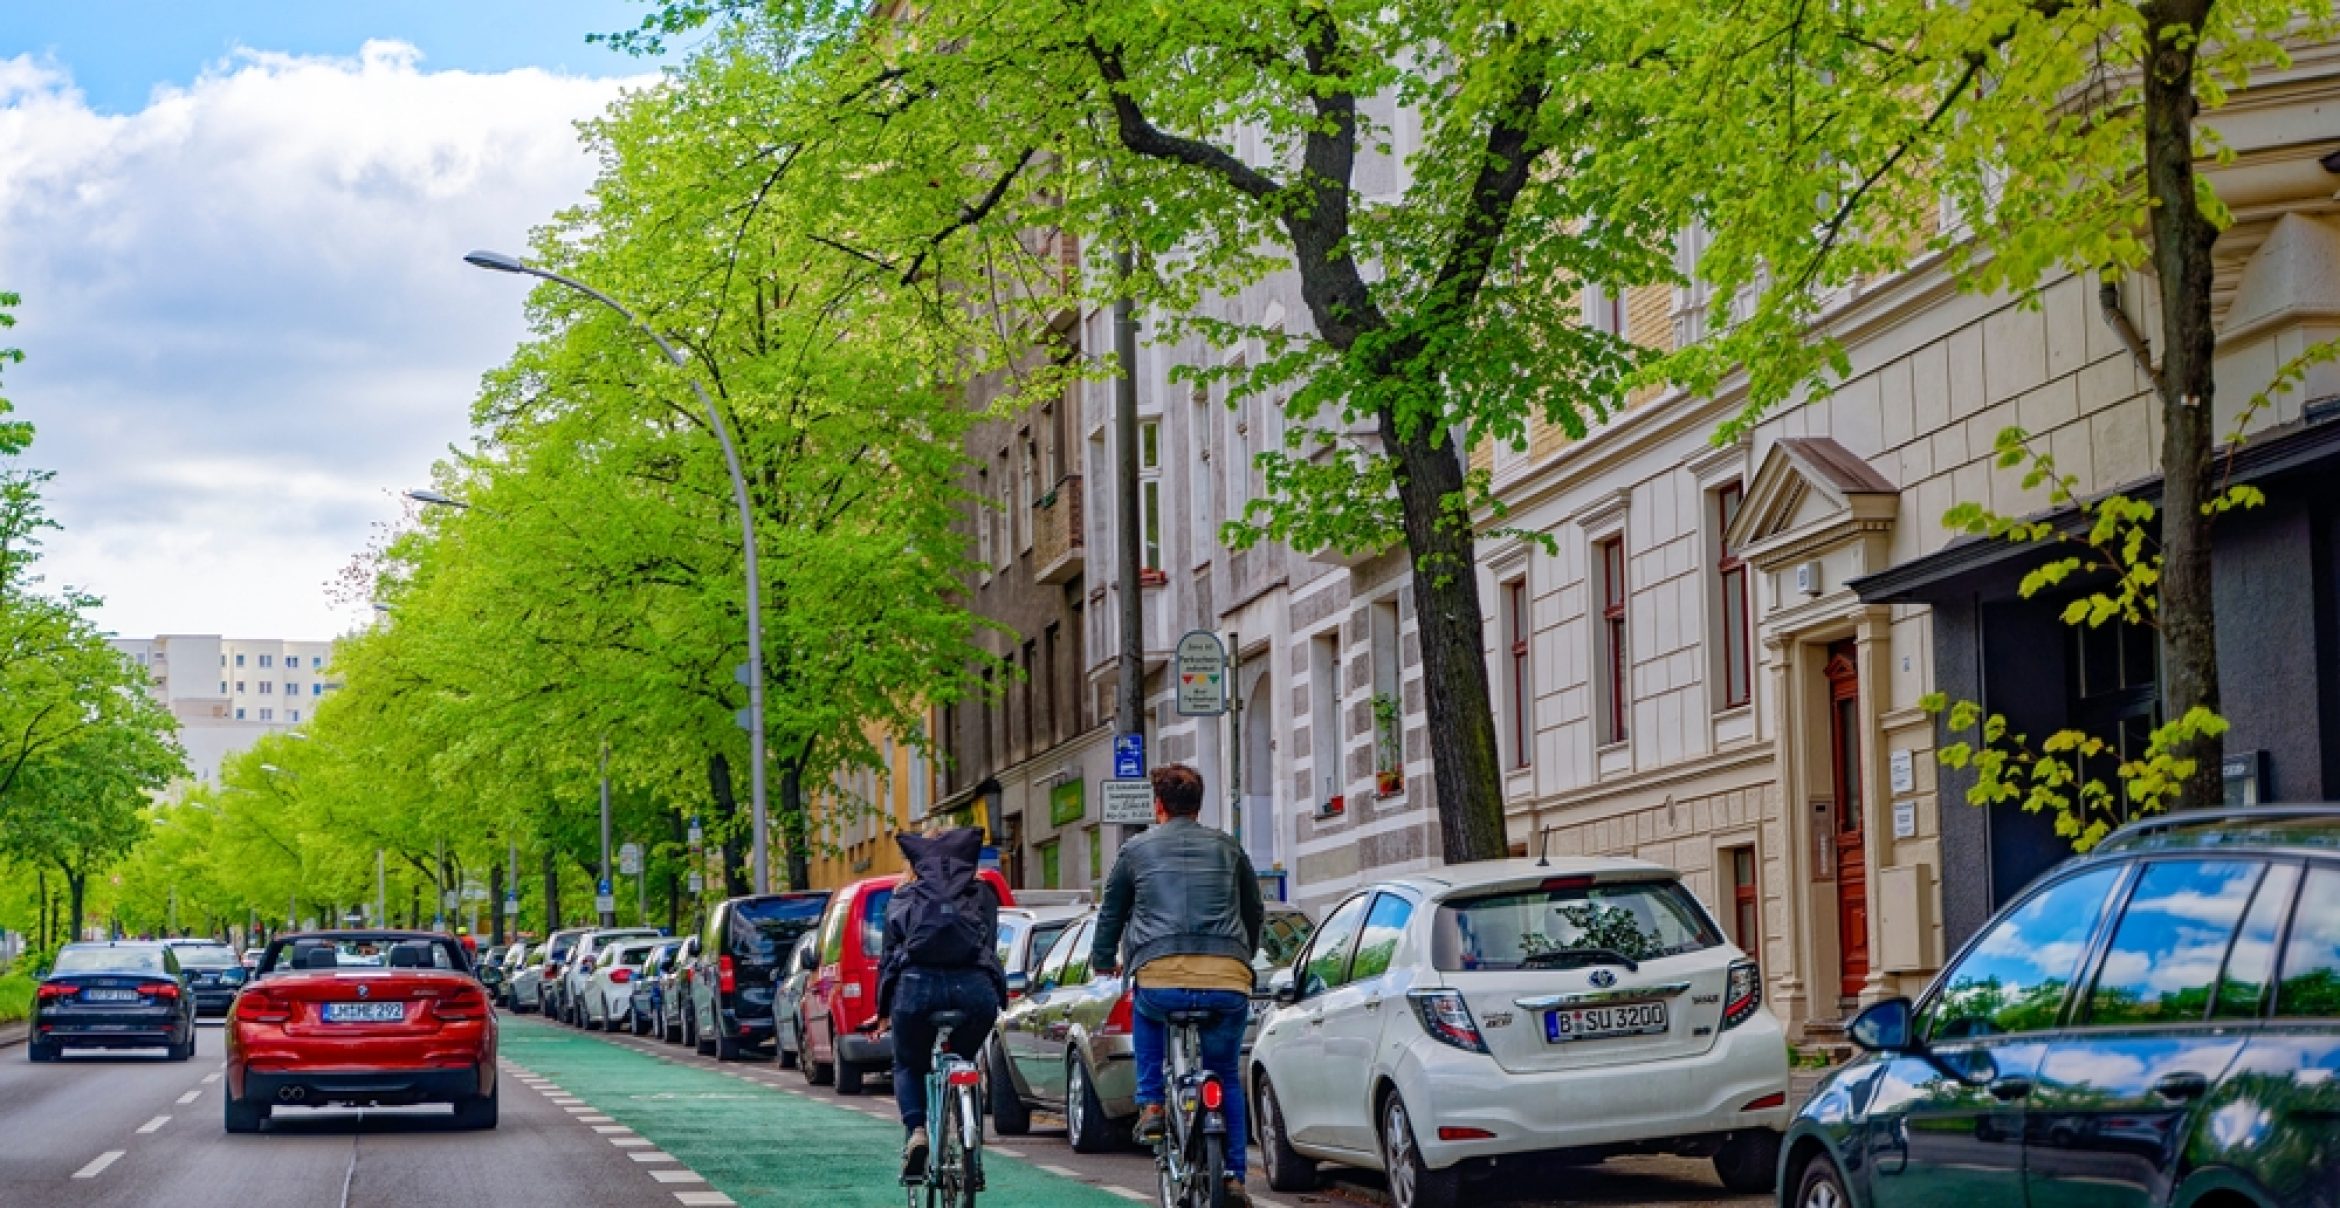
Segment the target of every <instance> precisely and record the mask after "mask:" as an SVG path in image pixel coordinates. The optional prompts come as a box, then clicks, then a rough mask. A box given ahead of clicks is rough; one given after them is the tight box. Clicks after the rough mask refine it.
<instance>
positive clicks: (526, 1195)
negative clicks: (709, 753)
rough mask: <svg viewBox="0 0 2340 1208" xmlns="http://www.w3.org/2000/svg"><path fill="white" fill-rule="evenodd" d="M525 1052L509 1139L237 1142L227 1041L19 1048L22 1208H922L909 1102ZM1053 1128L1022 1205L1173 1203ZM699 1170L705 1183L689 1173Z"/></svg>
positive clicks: (406, 1131) (1533, 1201)
mask: <svg viewBox="0 0 2340 1208" xmlns="http://www.w3.org/2000/svg"><path fill="white" fill-rule="evenodd" d="M579 1045H582V1046H584V1047H582V1048H579V1047H578V1046H579ZM548 1046H549V1047H548ZM603 1046H607V1047H603ZM504 1047H505V1052H504V1057H505V1063H506V1075H505V1081H504V1083H503V1087H502V1096H501V1097H502V1119H501V1121H500V1123H499V1126H498V1127H497V1128H496V1129H495V1130H494V1131H492V1132H458V1131H456V1130H454V1129H453V1127H452V1126H451V1123H450V1122H449V1121H448V1119H447V1116H446V1113H445V1110H444V1109H439V1108H413V1109H389V1110H373V1111H365V1112H359V1111H355V1110H340V1109H305V1110H280V1111H279V1112H278V1113H277V1115H276V1117H275V1118H274V1119H273V1120H271V1121H270V1123H269V1126H268V1128H267V1130H266V1131H265V1132H263V1133H261V1134H260V1135H258V1136H235V1137H231V1136H229V1135H227V1133H226V1132H225V1131H224V1130H223V1129H222V1127H221V1120H220V1096H221V1087H220V1083H219V1077H220V1054H221V1038H220V1033H219V1030H218V1028H217V1027H216V1026H211V1025H206V1026H205V1028H204V1029H203V1033H202V1036H201V1041H200V1044H199V1047H198V1053H197V1056H196V1059H195V1060H193V1061H191V1062H186V1063H171V1062H165V1061H162V1060H161V1059H160V1056H159V1053H158V1054H157V1055H155V1056H152V1057H149V1056H143V1055H140V1056H106V1055H99V1054H89V1055H79V1054H69V1055H68V1056H67V1058H66V1059H65V1060H64V1061H62V1062H59V1063H56V1064H52V1065H33V1064H31V1063H30V1062H28V1061H26V1060H25V1057H24V1050H23V1049H22V1048H21V1047H14V1048H5V1049H0V1208H17V1206H20V1205H21V1206H24V1208H84V1206H99V1205H104V1206H109V1208H113V1206H119V1208H147V1206H150V1205H170V1206H171V1208H211V1206H214V1205H216V1206H218V1208H353V1206H367V1208H371V1206H379V1208H410V1206H411V1205H415V1204H466V1205H483V1206H494V1205H507V1204H508V1205H522V1204H557V1205H560V1208H624V1206H634V1205H643V1206H648V1205H656V1206H658V1208H672V1206H674V1205H676V1204H678V1203H679V1204H682V1205H686V1206H690V1205H707V1206H711V1208H713V1206H722V1205H729V1204H731V1203H732V1202H733V1201H732V1199H731V1198H730V1197H729V1196H727V1195H726V1194H724V1192H725V1190H726V1189H727V1188H728V1189H729V1190H730V1191H731V1192H733V1193H735V1194H737V1195H738V1196H739V1197H740V1198H739V1202H740V1203H741V1204H744V1205H751V1206H752V1205H760V1204H774V1205H798V1204H801V1205H803V1206H804V1208H858V1204H857V1198H856V1197H858V1196H859V1193H861V1192H864V1191H867V1192H870V1193H871V1194H870V1195H869V1196H867V1197H866V1198H869V1199H870V1200H871V1201H872V1202H873V1203H874V1202H880V1200H881V1197H882V1200H883V1202H887V1203H899V1202H900V1201H899V1200H898V1199H895V1198H893V1197H894V1196H898V1195H899V1194H900V1193H899V1192H898V1191H889V1190H887V1189H888V1188H889V1187H890V1185H891V1182H892V1166H891V1160H890V1159H891V1152H890V1148H889V1147H890V1146H891V1145H892V1144H894V1142H893V1140H891V1138H896V1137H898V1136H899V1133H897V1132H893V1131H892V1128H893V1118H892V1112H893V1103H892V1100H891V1097H890V1096H887V1095H884V1094H882V1093H874V1094H869V1095H865V1096H862V1097H859V1098H844V1097H840V1096H838V1095H837V1094H836V1093H835V1092H834V1091H833V1090H830V1089H827V1088H814V1087H809V1086H807V1085H806V1083H805V1082H804V1080H803V1079H802V1077H800V1076H799V1075H798V1074H796V1073H795V1072H794V1071H784V1070H781V1069H779V1068H778V1067H777V1066H775V1065H773V1064H771V1063H770V1062H757V1061H747V1062H731V1063H720V1064H719V1063H717V1062H715V1061H714V1060H713V1059H711V1058H704V1057H700V1056H697V1055H696V1054H694V1053H692V1052H691V1051H690V1050H689V1049H685V1048H682V1047H680V1046H675V1045H667V1044H662V1043H659V1042H656V1041H651V1040H641V1039H636V1038H633V1037H629V1036H625V1035H623V1034H620V1035H615V1036H602V1035H599V1034H585V1033H577V1032H572V1031H569V1030H568V1029H564V1028H557V1027H556V1026H555V1025H549V1024H544V1023H541V1022H539V1021H537V1020H533V1019H531V1020H529V1021H527V1022H525V1023H521V1024H519V1025H518V1026H515V1027H511V1028H508V1029H507V1032H506V1037H505V1046H504ZM612 1050H626V1051H630V1052H631V1053H633V1054H640V1055H642V1056H622V1057H621V1055H620V1054H619V1053H617V1052H613V1051H612ZM593 1053H608V1054H609V1055H610V1058H611V1061H602V1062H596V1061H593V1060H591V1059H590V1056H591V1054H593ZM644 1056H646V1057H651V1058H656V1059H657V1060H655V1061H646V1060H643V1057H644ZM613 1061H614V1062H616V1064H615V1065H613V1064H612V1063H611V1062H613ZM530 1066H533V1067H535V1068H526V1067H530ZM523 1069H525V1072H524V1073H523V1072H522V1070H523ZM667 1071H674V1072H672V1073H669V1072H667ZM686 1071H687V1072H686ZM710 1074H720V1075H721V1076H722V1077H721V1079H719V1080H711V1079H710V1078H709V1077H708V1075H710ZM694 1079H695V1080H696V1081H695V1082H692V1080H694ZM711 1082H713V1083H714V1084H716V1085H723V1086H735V1087H737V1086H740V1084H741V1083H742V1082H744V1083H749V1084H752V1086H745V1087H740V1090H741V1091H742V1092H747V1091H753V1092H754V1094H742V1093H736V1092H735V1093H729V1094H724V1093H709V1092H708V1087H709V1085H710V1083H711ZM685 1083H690V1085H684V1084H685ZM878 1089H879V1088H878V1087H877V1086H876V1085H874V1084H873V1085H872V1087H871V1090H872V1091H877V1090H878ZM670 1091H671V1092H675V1093H667V1092H670ZM773 1091H777V1092H781V1093H784V1094H786V1095H788V1096H790V1097H791V1098H792V1099H794V1100H795V1101H797V1102H799V1103H801V1104H802V1105H803V1106H800V1107H795V1108H790V1109H788V1110H786V1111H784V1112H783V1111H779V1110H778V1109H779V1105H780V1104H781V1103H785V1102H787V1101H786V1100H779V1101H770V1102H771V1103H772V1106H771V1107H767V1108H761V1109H759V1108H757V1107H756V1106H755V1104H754V1100H755V1099H756V1098H757V1097H759V1096H763V1095H769V1094H770V1093H771V1092H773ZM686 1105H687V1106H686ZM742 1112H747V1113H750V1114H751V1115H752V1116H754V1117H757V1118H758V1119H756V1120H753V1121H751V1120H749V1119H748V1118H747V1117H743V1116H741V1115H740V1114H739V1113H742ZM605 1113H607V1114H605ZM702 1113H704V1114H702ZM775 1113H777V1114H775ZM806 1113H811V1114H809V1115H807V1114H806ZM613 1116H614V1118H613ZM830 1121H835V1122H837V1125H838V1126H839V1127H842V1126H846V1125H850V1126H851V1128H850V1129H848V1130H847V1131H846V1132H845V1133H843V1134H839V1135H841V1136H843V1137H844V1145H845V1149H844V1154H845V1156H844V1157H843V1158H842V1159H837V1158H835V1157H834V1156H833V1155H834V1152H835V1151H834V1150H832V1151H831V1153H832V1157H831V1158H830V1160H828V1161H827V1162H826V1165H827V1166H838V1163H839V1162H840V1161H841V1162H842V1163H843V1165H842V1166H841V1167H839V1169H841V1170H843V1171H844V1177H845V1180H846V1185H847V1186H849V1187H850V1188H851V1189H852V1191H851V1193H849V1194H847V1195H842V1196H841V1195H839V1194H838V1193H837V1192H836V1191H835V1190H834V1189H833V1188H832V1189H830V1190H826V1191H823V1190H819V1189H817V1188H816V1186H815V1185H814V1184H815V1183H816V1181H817V1178H818V1177H819V1176H820V1175H821V1174H822V1173H823V1170H822V1169H821V1168H822V1167H823V1165H824V1163H823V1162H821V1161H819V1160H816V1159H815V1157H814V1153H815V1148H814V1142H815V1136H816V1134H830V1133H832V1132H834V1131H835V1130H834V1129H833V1128H832V1126H831V1125H830V1124H829V1123H828V1122H830ZM1034 1123H1035V1127H1034V1129H1033V1132H1032V1135H1030V1136H1028V1137H1021V1138H1014V1139H1008V1138H995V1139H994V1141H993V1146H994V1147H995V1148H996V1149H997V1150H999V1151H1001V1152H1002V1154H1003V1156H1007V1157H1010V1158H1012V1159H1013V1160H1014V1161H1015V1162H1016V1164H1017V1165H1018V1166H1021V1167H1026V1168H1029V1169H1030V1170H1031V1172H1032V1173H1030V1174H1029V1175H1027V1176H1025V1177H1026V1178H1027V1179H1039V1180H1041V1181H1042V1182H1044V1183H1048V1184H1051V1185H1053V1186H1055V1187H1060V1188H1064V1189H1065V1191H1064V1192H1063V1193H1057V1192H1049V1193H1047V1194H1046V1195H1045V1196H1043V1195H1041V1194H1040V1192H1039V1191H1038V1190H1034V1189H1032V1188H1029V1187H1027V1188H1025V1189H1024V1193H1023V1195H1022V1198H1024V1199H1026V1200H1030V1201H1032V1202H1034V1203H1037V1202H1039V1201H1040V1200H1041V1199H1047V1200H1048V1201H1049V1202H1050V1203H1056V1202H1059V1201H1061V1202H1064V1203H1075V1202H1079V1203H1109V1202H1112V1200H1111V1199H1109V1198H1108V1196H1110V1197H1112V1199H1120V1200H1129V1201H1137V1202H1150V1201H1151V1199H1152V1191H1153V1189H1152V1174H1153V1171H1152V1162H1151V1159H1150V1158H1149V1157H1148V1156H1147V1155H1145V1154H1143V1153H1141V1152H1139V1151H1137V1150H1135V1149H1134V1148H1133V1149H1131V1150H1129V1151H1127V1152H1123V1153H1109V1154H1098V1155H1089V1156H1083V1155H1080V1154H1076V1153H1074V1152H1073V1151H1072V1149H1071V1147H1070V1146H1069V1145H1067V1144H1065V1142H1064V1131H1063V1125H1062V1122H1061V1121H1056V1120H1052V1119H1050V1118H1048V1117H1045V1116H1042V1117H1039V1118H1038V1119H1036V1120H1035V1122H1034ZM878 1125H883V1126H884V1127H883V1128H880V1127H877V1126H878ZM629 1126H630V1127H629ZM759 1127H760V1128H761V1129H762V1131H761V1132H758V1131H756V1128H759ZM637 1129H638V1130H639V1132H637V1131H636V1130H637ZM796 1130H803V1131H796ZM668 1150H673V1151H675V1152H673V1153H669V1152H667V1151H668ZM865 1151H866V1152H869V1153H870V1155H871V1157H870V1161H869V1164H868V1165H869V1169H868V1170H867V1172H866V1174H865V1173H864V1172H862V1171H861V1170H860V1169H859V1165H860V1159H859V1158H858V1157H855V1156H853V1155H856V1154H859V1153H861V1152H865ZM678 1154H679V1155H680V1156H677V1155H678ZM694 1155H696V1156H694ZM693 1161H695V1162H697V1163H699V1169H700V1170H703V1171H704V1172H705V1175H706V1177H705V1178H702V1177H701V1175H700V1173H699V1172H698V1171H695V1170H693V1169H692V1168H691V1167H690V1166H689V1165H687V1164H686V1163H689V1162H693ZM828 1173H831V1174H834V1173H836V1172H835V1171H830V1172H828ZM1328 1173H1330V1174H1331V1175H1332V1177H1331V1178H1330V1179H1328V1181H1327V1185H1326V1187H1325V1188H1324V1189H1323V1190H1321V1191H1318V1192H1314V1193H1310V1194H1307V1195H1279V1194H1274V1193H1270V1192H1268V1191H1267V1189H1266V1186H1265V1184H1264V1183H1263V1182H1262V1181H1260V1180H1259V1179H1258V1178H1257V1177H1256V1172H1255V1177H1254V1181H1253V1183H1252V1188H1253V1193H1254V1196H1255V1197H1256V1198H1257V1199H1258V1201H1259V1202H1260V1204H1261V1205H1262V1206H1263V1208H1343V1206H1345V1205H1351V1204H1360V1203H1362V1204H1375V1203H1381V1202H1385V1201H1384V1199H1383V1197H1382V1196H1381V1194H1380V1190H1379V1184H1378V1180H1377V1179H1376V1178H1375V1177H1374V1176H1371V1175H1367V1174H1364V1173H1361V1172H1335V1171H1328ZM1082 1186H1085V1187H1086V1188H1088V1189H1090V1190H1087V1191H1085V1192H1084V1191H1083V1190H1082ZM993 1190H994V1192H995V1193H998V1192H1004V1191H1007V1190H1008V1187H1006V1186H1004V1185H997V1184H995V1186H994V1189H993ZM1084 1196H1085V1197H1086V1199H1083V1198H1082V1197H1084ZM986 1198H987V1201H988V1200H989V1199H991V1198H993V1197H986ZM1015 1198H1017V1197H1016V1196H1013V1195H1010V1196H1007V1197H1005V1198H1001V1199H1000V1200H999V1202H1000V1203H1001V1204H1003V1205H1006V1204H1008V1203H1009V1202H1011V1201H1012V1200H1013V1199H1015ZM1472 1200H1473V1202H1474V1203H1476V1204H1483V1205H1487V1206H1488V1208H1494V1206H1496V1205H1502V1206H1505V1208H1561V1206H1574V1205H1628V1204H1630V1205H1639V1206H1645V1208H1663V1206H1667V1205H1691V1204H1696V1205H1730V1206H1732V1208H1756V1206H1758V1205H1766V1204H1768V1203H1769V1202H1770V1201H1769V1199H1768V1197H1762V1196H1731V1195H1729V1194H1727V1193H1725V1192H1724V1191H1723V1190H1722V1188H1721V1187H1720V1185H1719V1184H1717V1182H1716V1181H1715V1178H1714V1174H1713V1172H1712V1169H1711V1168H1710V1167H1709V1166H1708V1165H1707V1164H1706V1163H1705V1162H1702V1161H1688V1160H1680V1159H1667V1158H1634V1159H1620V1160H1617V1161H1612V1162H1608V1163H1605V1164H1602V1165H1599V1166H1591V1167H1574V1168H1565V1169H1556V1170H1550V1171H1542V1170H1538V1171H1532V1172H1526V1173H1523V1174H1521V1175H1519V1176H1515V1177H1513V1178H1508V1179H1503V1180H1500V1181H1496V1182H1491V1183H1489V1184H1485V1185H1482V1186H1480V1187H1478V1188H1475V1189H1474V1193H1473V1195H1472Z"/></svg>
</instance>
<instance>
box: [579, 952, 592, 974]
mask: <svg viewBox="0 0 2340 1208" xmlns="http://www.w3.org/2000/svg"><path fill="white" fill-rule="evenodd" d="M596 963H597V962H595V961H594V959H593V958H592V957H590V956H588V957H586V958H585V963H584V964H581V965H579V966H577V972H579V973H591V972H593V966H594V965H595V964H596Z"/></svg>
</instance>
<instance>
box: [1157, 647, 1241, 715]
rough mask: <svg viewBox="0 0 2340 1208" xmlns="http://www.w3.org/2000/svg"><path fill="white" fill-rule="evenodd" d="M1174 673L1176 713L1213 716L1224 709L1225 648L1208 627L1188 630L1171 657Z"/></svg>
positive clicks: (1225, 696)
mask: <svg viewBox="0 0 2340 1208" xmlns="http://www.w3.org/2000/svg"><path fill="white" fill-rule="evenodd" d="M1171 662H1172V665H1173V666H1174V667H1175V668H1176V670H1177V672H1178V715H1179V716H1180V717H1217V716H1218V715H1219V714H1221V713H1225V712H1226V711H1227V648H1226V647H1225V646H1223V645H1221V644H1220V643H1219V635H1217V634H1215V633H1212V632H1211V631H1210V630H1208V629H1193V630H1188V631H1187V633H1186V636H1184V637H1181V638H1179V639H1178V652H1177V656H1176V657H1175V658H1173V659H1172V660H1171Z"/></svg>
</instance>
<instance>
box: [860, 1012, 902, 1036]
mask: <svg viewBox="0 0 2340 1208" xmlns="http://www.w3.org/2000/svg"><path fill="white" fill-rule="evenodd" d="M893 1026H894V1024H893V1021H892V1020H890V1019H887V1018H886V1017H885V1016H883V1015H872V1016H870V1018H869V1022H867V1023H864V1024H862V1025H861V1026H860V1027H858V1028H855V1029H853V1030H854V1031H856V1032H859V1033H861V1034H862V1035H864V1036H883V1035H885V1034H886V1033H887V1032H888V1031H890V1030H892V1028H893Z"/></svg>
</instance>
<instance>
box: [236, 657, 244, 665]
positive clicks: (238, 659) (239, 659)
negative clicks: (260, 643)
mask: <svg viewBox="0 0 2340 1208" xmlns="http://www.w3.org/2000/svg"><path fill="white" fill-rule="evenodd" d="M243 665H244V656H243V655H240V654H239V655H237V656H236V666H238V667H241V666H243Z"/></svg>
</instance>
